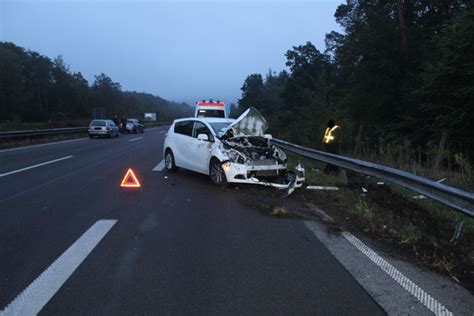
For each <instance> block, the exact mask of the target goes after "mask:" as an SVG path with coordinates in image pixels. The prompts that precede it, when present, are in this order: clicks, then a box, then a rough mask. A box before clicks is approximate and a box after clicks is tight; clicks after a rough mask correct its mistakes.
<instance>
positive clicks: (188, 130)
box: [174, 121, 194, 136]
mask: <svg viewBox="0 0 474 316" xmlns="http://www.w3.org/2000/svg"><path fill="white" fill-rule="evenodd" d="M193 123H194V122H193V121H182V122H176V123H175V124H174V132H175V133H176V134H182V135H187V136H193Z"/></svg>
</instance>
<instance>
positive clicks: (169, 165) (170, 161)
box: [165, 149, 177, 172]
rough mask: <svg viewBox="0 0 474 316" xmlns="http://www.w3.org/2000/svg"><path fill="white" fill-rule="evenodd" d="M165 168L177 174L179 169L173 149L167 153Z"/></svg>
mask: <svg viewBox="0 0 474 316" xmlns="http://www.w3.org/2000/svg"><path fill="white" fill-rule="evenodd" d="M165 168H166V170H167V171H169V172H175V171H176V169H177V167H176V163H175V161H174V155H173V152H172V151H171V149H167V150H166V152H165Z"/></svg>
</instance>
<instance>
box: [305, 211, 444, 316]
mask: <svg viewBox="0 0 474 316" xmlns="http://www.w3.org/2000/svg"><path fill="white" fill-rule="evenodd" d="M310 207H311V209H312V210H313V211H317V213H318V214H319V215H320V216H321V218H322V219H323V220H324V221H327V222H334V219H333V218H332V217H331V216H329V215H328V214H327V213H326V212H324V211H323V210H321V209H319V208H318V207H316V206H314V205H310ZM306 227H307V228H308V229H309V230H311V232H312V233H313V234H314V235H315V236H316V237H317V235H316V233H315V232H314V231H313V229H312V227H310V224H308V223H306ZM341 235H342V236H343V237H344V238H345V239H346V240H347V241H349V242H350V243H351V244H352V245H353V246H354V247H356V248H357V249H358V250H359V251H360V252H362V253H363V254H364V255H365V256H367V258H369V259H370V260H371V261H372V262H373V263H375V264H376V265H377V266H378V267H379V268H380V269H382V271H384V272H385V273H386V274H388V275H389V276H390V277H391V278H392V279H393V280H395V281H396V282H397V283H398V284H399V285H401V286H402V287H403V288H404V289H405V290H407V291H408V292H409V293H410V294H411V295H413V296H414V297H416V298H417V299H418V300H419V301H420V302H421V303H422V304H423V305H425V306H426V307H427V308H428V309H429V310H430V311H432V312H433V313H434V314H435V315H440V316H441V315H443V316H452V315H453V313H452V312H450V311H449V310H448V309H447V308H446V307H445V306H443V305H442V304H441V303H439V302H438V301H437V300H436V299H435V298H433V297H432V296H431V295H429V294H428V293H426V292H425V291H424V290H423V289H422V288H420V287H419V286H418V285H417V284H416V283H415V282H413V281H411V280H410V279H409V278H407V277H406V276H405V275H404V274H403V273H401V272H400V271H398V269H397V268H395V267H394V266H393V265H391V264H390V263H389V262H388V261H387V260H385V259H384V258H382V257H381V256H379V255H378V254H377V253H376V252H375V251H374V250H372V249H371V248H369V247H368V246H367V245H366V244H364V243H363V242H362V241H361V240H360V239H359V238H357V237H355V236H354V235H352V234H351V233H349V232H347V231H344V232H342V233H341Z"/></svg>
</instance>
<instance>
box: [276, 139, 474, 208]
mask: <svg viewBox="0 0 474 316" xmlns="http://www.w3.org/2000/svg"><path fill="white" fill-rule="evenodd" d="M271 142H272V143H273V144H274V145H275V146H278V147H280V148H282V149H285V150H287V151H289V152H292V153H295V154H298V155H300V156H303V157H306V158H310V159H315V160H319V161H322V162H325V163H330V164H333V165H335V166H338V167H340V168H343V169H347V170H352V171H355V172H357V173H362V174H366V175H369V176H374V177H377V178H380V179H384V180H386V181H388V182H392V183H395V184H398V185H400V186H402V187H405V188H408V189H411V190H413V191H416V192H418V193H420V194H423V195H425V196H427V197H430V198H432V199H433V200H436V201H438V202H441V203H443V204H445V205H447V206H450V207H453V208H455V209H457V210H459V211H461V212H463V213H464V214H466V215H469V216H471V217H474V193H471V192H466V191H463V190H460V189H457V188H453V187H450V186H447V185H444V184H441V183H438V182H436V181H432V180H429V179H426V178H423V177H420V176H417V175H414V174H411V173H409V172H406V171H402V170H398V169H395V168H390V167H386V166H382V165H377V164H374V163H371V162H367V161H363V160H359V159H353V158H349V157H344V156H339V155H334V154H329V153H326V152H322V151H319V150H315V149H311V148H306V147H303V146H299V145H295V144H292V143H288V142H285V141H283V140H279V139H272V140H271Z"/></svg>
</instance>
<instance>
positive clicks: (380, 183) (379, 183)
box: [377, 181, 385, 185]
mask: <svg viewBox="0 0 474 316" xmlns="http://www.w3.org/2000/svg"><path fill="white" fill-rule="evenodd" d="M377 185H385V183H384V182H382V181H379V182H377Z"/></svg>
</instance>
